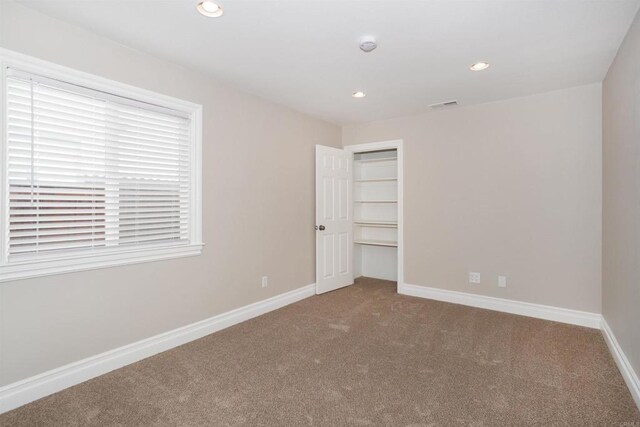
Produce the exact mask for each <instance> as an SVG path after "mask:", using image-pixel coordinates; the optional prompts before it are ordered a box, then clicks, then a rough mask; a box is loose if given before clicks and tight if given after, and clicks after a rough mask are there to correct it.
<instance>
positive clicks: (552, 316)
mask: <svg viewBox="0 0 640 427" xmlns="http://www.w3.org/2000/svg"><path fill="white" fill-rule="evenodd" d="M398 293H400V294H403V295H410V296H414V297H420V298H427V299H434V300H437V301H445V302H451V303H454V304H462V305H468V306H471V307H478V308H485V309H488V310H495V311H502V312H505V313H511V314H519V315H521V316H529V317H537V318H539V319H545V320H553V321H555V322H561V323H570V324H572V325H579V326H586V327H588V328H594V329H600V323H601V319H602V316H601V315H600V314H597V313H589V312H586V311H578V310H571V309H568V308H560V307H553V306H549V305H542V304H532V303H528V302H521V301H513V300H509V299H504V298H494V297H487V296H483V295H476V294H468V293H465V292H456V291H447V290H444V289H437V288H429V287H426V286H416V285H410V284H407V283H404V284H402V286H399V287H398Z"/></svg>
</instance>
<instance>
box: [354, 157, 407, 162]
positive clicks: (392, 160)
mask: <svg viewBox="0 0 640 427" xmlns="http://www.w3.org/2000/svg"><path fill="white" fill-rule="evenodd" d="M396 160H398V158H397V157H383V158H380V159H360V160H354V162H356V163H378V162H394V161H396Z"/></svg>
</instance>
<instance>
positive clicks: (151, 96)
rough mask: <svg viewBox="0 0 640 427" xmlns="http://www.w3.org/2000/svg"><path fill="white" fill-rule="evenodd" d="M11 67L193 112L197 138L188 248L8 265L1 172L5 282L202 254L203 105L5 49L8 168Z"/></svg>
mask: <svg viewBox="0 0 640 427" xmlns="http://www.w3.org/2000/svg"><path fill="white" fill-rule="evenodd" d="M7 67H12V68H15V69H18V70H21V71H24V72H28V73H33V74H38V75H42V76H45V77H47V78H51V79H56V80H59V81H63V82H69V83H72V84H74V85H79V86H83V87H87V88H91V89H93V90H97V91H102V92H105V93H110V94H114V95H117V96H120V97H124V98H129V99H135V100H137V101H141V102H145V103H148V104H153V105H156V106H161V107H164V108H169V109H171V110H174V111H179V112H183V113H185V114H188V115H189V116H190V118H191V135H192V138H193V141H192V143H191V144H190V149H191V151H190V156H191V164H190V195H189V197H190V198H189V200H190V204H191V205H190V212H189V228H190V230H189V231H190V234H189V243H188V244H182V245H157V246H146V247H144V248H135V249H124V248H115V249H114V250H106V249H105V250H101V251H99V252H98V251H96V252H95V253H91V252H89V251H81V252H79V253H75V254H74V253H66V254H61V255H51V256H49V257H46V258H45V257H42V258H40V259H36V260H31V261H24V262H18V261H13V262H8V261H7V260H8V254H7V241H6V239H7V234H8V221H6V220H5V219H6V218H7V213H8V207H7V203H6V201H7V198H6V197H5V195H6V192H7V172H6V170H4V169H6V168H2V169H3V172H2V173H0V282H6V281H10V280H18V279H26V278H31V277H40V276H48V275H53V274H60V273H69V272H73V271H82V270H90V269H97V268H103V267H112V266H117V265H127V264H136V263H141V262H149V261H157V260H163V259H170V258H179V257H185V256H194V255H199V254H200V253H201V252H202V247H203V243H202V105H199V104H195V103H193V102H189V101H184V100H181V99H177V98H173V97H170V96H166V95H162V94H158V93H155V92H151V91H148V90H145V89H140V88H137V87H134V86H130V85H127V84H124V83H120V82H117V81H113V80H109V79H105V78H102V77H99V76H95V75H92V74H89V73H85V72H82V71H77V70H74V69H71V68H67V67H64V66H61V65H57V64H54V63H51V62H48V61H43V60H40V59H37V58H33V57H30V56H27V55H24V54H21V53H17V52H13V51H10V50H7V49H3V48H0V79H1V84H0V130H1V132H0V165H4V164H5V159H6V155H7V144H6V143H5V141H6V140H7V127H6V123H4V114H5V113H4V109H5V106H6V88H5V85H6V78H5V77H6V74H7Z"/></svg>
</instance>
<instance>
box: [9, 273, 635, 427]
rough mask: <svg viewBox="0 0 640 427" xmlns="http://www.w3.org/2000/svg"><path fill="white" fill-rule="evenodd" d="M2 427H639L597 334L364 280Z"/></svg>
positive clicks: (30, 408)
mask: <svg viewBox="0 0 640 427" xmlns="http://www.w3.org/2000/svg"><path fill="white" fill-rule="evenodd" d="M0 425H2V426H12V425H25V426H38V425H41V426H53V425H82V426H86V425H101V426H102V425H136V426H141V425H190V426H197V425H208V426H227V425H229V426H235V425H252V426H254V425H255V426H258V425H266V426H304V425H322V426H339V425H354V426H364V425H390V426H403V425H405V426H408V425H412V426H423V425H424V426H427V425H442V426H452V425H474V426H521V425H575V426H612V425H618V426H620V425H622V426H634V427H635V426H640V413H639V411H638V409H637V408H636V406H635V404H634V402H633V400H632V398H631V395H630V393H629V391H628V390H627V388H626V386H625V384H624V381H623V379H622V377H621V375H620V373H619V372H618V370H617V368H616V366H615V364H614V361H613V359H612V358H611V355H610V354H609V352H608V350H607V347H606V344H605V342H604V340H603V338H602V336H601V335H600V332H599V331H597V330H592V329H587V328H581V327H577V326H570V325H563V324H560V323H554V322H548V321H544V320H537V319H532V318H527V317H521V316H515V315H510V314H504V313H498V312H493V311H488V310H481V309H475V308H470V307H465V306H461V305H454V304H447V303H442V302H436V301H430V300H424V299H418V298H413V297H407V296H402V295H398V294H396V292H395V283H392V282H384V281H380V280H373V279H360V280H358V281H357V283H356V284H355V285H354V286H351V287H348V288H345V289H341V290H338V291H334V292H330V293H328V294H325V295H321V296H315V297H312V298H308V299H306V300H304V301H301V302H299V303H296V304H293V305H290V306H288V307H285V308H283V309H280V310H277V311H275V312H272V313H269V314H266V315H264V316H261V317H259V318H256V319H253V320H250V321H248V322H245V323H242V324H240V325H237V326H234V327H231V328H228V329H226V330H224V331H221V332H218V333H216V334H213V335H210V336H208V337H205V338H203V339H200V340H198V341H194V342H192V343H190V344H187V345H184V346H182V347H179V348H176V349H174V350H170V351H167V352H165V353H162V354H160V355H157V356H155V357H151V358H149V359H146V360H144V361H141V362H138V363H135V364H133V365H130V366H127V367H125V368H122V369H119V370H117V371H114V372H112V373H109V374H107V375H104V376H102V377H99V378H96V379H93V380H91V381H88V382H86V383H83V384H80V385H78V386H75V387H72V388H70V389H67V390H64V391H62V392H60V393H57V394H55V395H52V396H49V397H47V398H44V399H42V400H39V401H37V402H34V403H32V404H29V405H26V406H23V407H21V408H18V409H17V410H14V411H12V412H9V413H6V414H4V415H1V416H0Z"/></svg>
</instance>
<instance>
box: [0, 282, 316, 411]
mask: <svg viewBox="0 0 640 427" xmlns="http://www.w3.org/2000/svg"><path fill="white" fill-rule="evenodd" d="M313 295H315V284H311V285H307V286H304V287H302V288H298V289H294V290H293V291H289V292H286V293H284V294H280V295H276V296H274V297H271V298H268V299H266V300H263V301H259V302H256V303H253V304H249V305H246V306H244V307H241V308H237V309H235V310H231V311H228V312H226V313H223V314H219V315H217V316H214V317H211V318H209V319H205V320H202V321H199V322H195V323H192V324H190V325H187V326H183V327H181V328H177V329H174V330H172V331H169V332H165V333H162V334H159V335H156V336H153V337H151V338H147V339H143V340H141V341H138V342H135V343H132V344H128V345H125V346H123V347H120V348H116V349H114V350H109V351H106V352H104V353H101V354H98V355H95V356H91V357H88V358H86V359H83V360H80V361H78V362H74V363H70V364H68V365H65V366H62V367H60V368H56V369H52V370H50V371H47V372H44V373H42V374H39V375H35V376H33V377H30V378H27V379H25V380H22V381H18V382H15V383H13V384H9V385H6V386H4V387H1V388H0V414H1V413H3V412H7V411H9V410H11V409H14V408H17V407H19V406H22V405H25V404H27V403H29V402H33V401H34V400H36V399H40V398H42V397H45V396H48V395H50V394H53V393H56V392H58V391H60V390H63V389H65V388H67V387H71V386H73V385H76V384H79V383H82V382H84V381H87V380H89V379H91V378H95V377H97V376H99V375H103V374H106V373H107V372H110V371H113V370H114V369H118V368H121V367H123V366H126V365H129V364H131V363H134V362H137V361H139V360H142V359H145V358H147V357H150V356H153V355H155V354H158V353H161V352H163V351H166V350H169V349H172V348H174V347H177V346H180V345H183V344H186V343H188V342H190V341H193V340H197V339H199V338H202V337H204V336H206V335H209V334H212V333H214V332H217V331H220V330H222V329H225V328H228V327H229V326H233V325H236V324H238V323H241V322H244V321H246V320H249V319H252V318H254V317H257V316H260V315H262V314H265V313H268V312H270V311H273V310H276V309H278V308H281V307H284V306H286V305H289V304H292V303H294V302H297V301H300V300H302V299H305V298H308V297H310V296H313Z"/></svg>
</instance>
